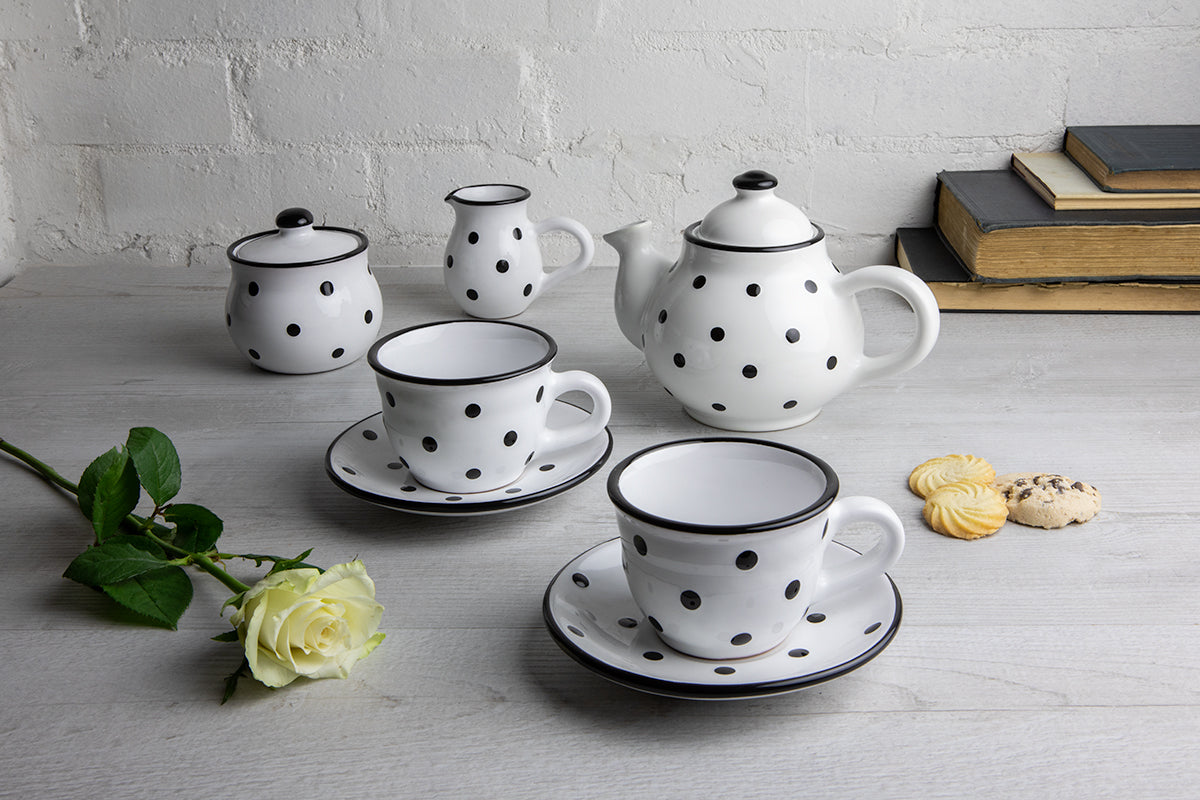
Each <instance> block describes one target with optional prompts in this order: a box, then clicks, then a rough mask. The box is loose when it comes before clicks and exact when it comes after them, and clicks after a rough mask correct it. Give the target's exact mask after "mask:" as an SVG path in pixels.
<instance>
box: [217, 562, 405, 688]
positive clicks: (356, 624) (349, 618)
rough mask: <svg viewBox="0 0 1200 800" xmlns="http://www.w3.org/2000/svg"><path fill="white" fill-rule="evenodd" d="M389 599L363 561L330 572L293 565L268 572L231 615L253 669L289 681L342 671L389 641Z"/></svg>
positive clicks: (275, 682) (267, 680) (269, 679)
mask: <svg viewBox="0 0 1200 800" xmlns="http://www.w3.org/2000/svg"><path fill="white" fill-rule="evenodd" d="M382 615H383V606H381V605H380V604H379V603H377V602H375V584H374V583H373V582H372V581H371V579H370V577H368V576H367V571H366V568H365V567H364V566H363V563H362V562H361V561H351V562H350V563H348V564H338V565H337V566H334V567H331V568H330V569H328V570H326V571H325V572H320V571H319V570H316V569H311V568H301V569H289V570H283V571H280V572H276V573H275V574H273V575H268V576H267V577H266V578H264V579H263V580H261V581H259V582H258V583H256V584H255V585H254V586H251V587H250V589H249V590H248V591H247V592H246V593H245V594H244V595H243V596H242V604H241V607H240V608H238V609H237V610H236V611H235V612H234V613H233V615H232V616H231V617H230V619H229V621H230V622H231V623H233V626H234V627H235V628H236V629H237V633H238V639H239V640H240V641H241V643H242V647H243V648H244V649H245V651H246V660H247V661H248V662H249V665H250V671H251V672H252V673H254V677H255V678H257V679H258V680H259V681H261V682H262V683H264V684H266V685H267V686H274V687H278V686H286V685H288V684H289V683H291V682H292V681H294V680H295V679H296V678H298V677H299V676H301V675H303V676H305V677H306V678H344V677H346V676H347V675H349V674H350V670H351V668H352V667H353V666H354V665H355V663H357V662H358V660H359V659H362V658H366V657H367V655H369V654H370V652H371V651H372V650H374V649H375V648H376V646H378V645H379V643H380V642H382V641H383V634H382V633H378V632H377V628H378V627H379V620H380V617H382Z"/></svg>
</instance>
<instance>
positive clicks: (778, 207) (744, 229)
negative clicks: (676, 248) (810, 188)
mask: <svg viewBox="0 0 1200 800" xmlns="http://www.w3.org/2000/svg"><path fill="white" fill-rule="evenodd" d="M778 185H779V181H778V179H776V177H775V176H774V175H772V174H771V173H769V172H764V171H763V170H760V169H753V170H750V171H749V172H743V173H742V174H741V175H738V176H737V177H736V178H734V179H733V188H734V189H736V190H737V194H736V195H734V196H733V197H731V198H730V199H728V200H726V201H725V202H723V203H720V204H719V205H717V206H716V207H714V208H713V209H712V210H711V211H709V212H708V214H706V215H705V217H704V219H702V220H700V221H699V222H697V223H693V224H692V225H690V226H688V228H687V230H685V231H684V235H685V237H686V238H687V239H688V241H690V242H692V243H694V244H699V245H703V246H706V247H714V248H717V249H723V250H787V249H791V248H793V247H799V246H802V245H805V244H810V243H811V242H812V241H814V239H816V238H820V229H819V228H817V227H816V226H815V225H813V224H812V223H811V222H810V221H809V219H808V216H807V215H805V213H804V212H803V211H801V210H800V209H799V208H797V207H796V206H794V205H792V204H791V203H789V202H788V201H787V200H784V199H783V198H781V197H778V196H776V194H775V187H776V186H778Z"/></svg>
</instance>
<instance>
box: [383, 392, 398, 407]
mask: <svg viewBox="0 0 1200 800" xmlns="http://www.w3.org/2000/svg"><path fill="white" fill-rule="evenodd" d="M384 397H386V398H387V404H388V405H389V406H391V407H392V408H395V407H396V398H395V397H394V396H393V395H392V393H391V392H384Z"/></svg>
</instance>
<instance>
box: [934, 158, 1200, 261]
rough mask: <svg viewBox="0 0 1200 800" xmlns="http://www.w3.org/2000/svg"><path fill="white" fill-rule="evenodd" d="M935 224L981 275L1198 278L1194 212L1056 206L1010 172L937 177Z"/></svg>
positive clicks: (1198, 216) (1198, 217)
mask: <svg viewBox="0 0 1200 800" xmlns="http://www.w3.org/2000/svg"><path fill="white" fill-rule="evenodd" d="M936 202H937V208H936V213H935V217H936V220H937V227H938V229H939V230H940V231H941V233H942V235H943V236H944V237H945V239H946V241H947V242H948V243H949V244H950V246H951V247H953V248H954V251H955V252H956V253H957V254H958V256H959V258H961V259H962V261H963V263H964V264H965V265H966V266H967V269H969V270H970V271H971V272H972V273H973V274H974V275H975V276H977V278H978V279H979V280H984V281H1001V282H1003V281H1010V282H1018V283H1028V282H1039V283H1047V282H1052V283H1054V282H1060V281H1073V280H1079V281H1082V280H1126V281H1128V280H1144V279H1157V280H1162V279H1170V278H1193V277H1197V276H1200V209H1160V210H1154V211H1137V210H1130V209H1106V210H1093V211H1055V210H1054V209H1052V208H1050V207H1049V206H1048V205H1047V204H1046V203H1045V202H1044V201H1043V200H1042V199H1041V198H1040V197H1038V195H1037V194H1036V193H1035V192H1034V191H1033V190H1032V189H1030V188H1029V186H1028V185H1027V184H1026V183H1025V181H1024V180H1022V179H1021V177H1020V176H1019V175H1017V174H1016V173H1015V172H1013V171H1012V170H1007V169H1006V170H978V171H961V172H942V173H940V174H939V175H938V191H937V201H936Z"/></svg>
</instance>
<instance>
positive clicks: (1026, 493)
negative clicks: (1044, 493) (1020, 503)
mask: <svg viewBox="0 0 1200 800" xmlns="http://www.w3.org/2000/svg"><path fill="white" fill-rule="evenodd" d="M1031 494H1033V487H1032V486H1031V487H1029V488H1028V489H1025V490H1023V491H1022V492H1021V493H1020V494H1019V495H1017V499H1018V500H1027V499H1028V498H1029V496H1030V495H1031Z"/></svg>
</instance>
